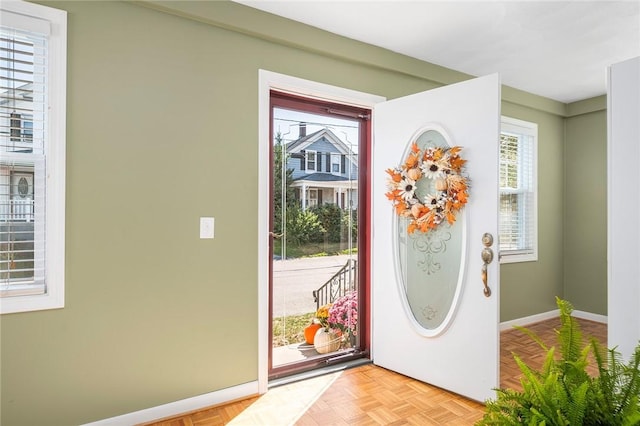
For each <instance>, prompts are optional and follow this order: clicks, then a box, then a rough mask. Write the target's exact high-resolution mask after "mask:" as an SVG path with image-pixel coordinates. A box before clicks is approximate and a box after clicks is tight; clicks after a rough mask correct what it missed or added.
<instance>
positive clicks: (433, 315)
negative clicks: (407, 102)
mask: <svg viewBox="0 0 640 426" xmlns="http://www.w3.org/2000/svg"><path fill="white" fill-rule="evenodd" d="M411 142H412V141H410V142H409V144H408V146H407V149H406V150H405V152H404V154H403V157H402V158H405V157H406V156H407V153H408V152H409V150H410V149H411ZM416 142H417V144H418V147H419V148H420V149H425V148H428V147H446V148H448V147H449V146H450V145H449V143H448V140H447V138H446V137H445V135H444V134H443V132H442V131H439V130H434V129H430V130H426V131H424V132H422V133H421V134H420V136H419V137H418V138H417V140H416ZM416 186H417V189H416V195H417V196H418V197H419V198H420V199H424V198H426V197H428V196H429V195H433V194H435V191H436V189H435V180H433V179H429V178H426V177H422V178H421V179H419V180H418V181H417V182H416ZM395 220H397V223H396V234H395V235H396V237H397V244H396V250H397V263H396V265H397V267H398V268H399V271H398V275H399V278H400V284H401V291H402V292H403V293H404V296H405V298H406V302H407V303H406V307H407V308H408V309H407V311H408V312H410V314H411V315H412V316H413V318H414V319H415V321H416V322H417V323H418V325H419V326H420V327H421V328H422V329H423V333H424V334H426V335H436V334H439V333H441V332H442V331H444V329H446V327H447V326H448V324H449V323H450V321H451V320H452V318H453V314H454V312H455V306H456V304H457V298H458V296H459V294H460V291H461V289H460V286H461V285H462V274H463V271H464V262H463V260H464V252H465V250H464V247H465V227H466V214H465V212H464V210H463V211H462V212H460V214H459V215H458V218H457V220H456V222H454V223H453V225H449V224H448V223H441V224H440V225H439V226H438V227H437V228H436V229H433V230H430V231H428V232H426V233H425V232H419V231H416V232H413V233H411V234H409V233H408V232H407V226H408V224H409V220H408V219H407V218H405V217H399V216H397V217H396V219H395Z"/></svg>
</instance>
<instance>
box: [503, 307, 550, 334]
mask: <svg viewBox="0 0 640 426" xmlns="http://www.w3.org/2000/svg"><path fill="white" fill-rule="evenodd" d="M559 316H560V310H559V309H554V310H553V311H549V312H543V313H541V314H535V315H530V316H528V317H522V318H517V319H514V320H511V321H505V322H501V323H500V331H505V330H510V329H512V328H513V326H515V325H517V326H520V327H526V326H528V325H530V324H534V323H536V322H540V321H545V320H548V319H551V318H557V317H559Z"/></svg>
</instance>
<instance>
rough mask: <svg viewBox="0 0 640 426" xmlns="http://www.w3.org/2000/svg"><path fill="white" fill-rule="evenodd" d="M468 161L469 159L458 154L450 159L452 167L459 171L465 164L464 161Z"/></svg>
mask: <svg viewBox="0 0 640 426" xmlns="http://www.w3.org/2000/svg"><path fill="white" fill-rule="evenodd" d="M466 162H467V160H463V159H462V158H460V157H458V156H457V155H456V156H454V157H451V159H450V160H449V164H451V168H452V169H453V170H455V171H457V172H459V171H460V169H462V166H464V163H466Z"/></svg>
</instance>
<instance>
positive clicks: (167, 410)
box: [84, 381, 258, 426]
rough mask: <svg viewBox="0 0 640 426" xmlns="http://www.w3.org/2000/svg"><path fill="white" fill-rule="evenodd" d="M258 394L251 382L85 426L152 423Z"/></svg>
mask: <svg viewBox="0 0 640 426" xmlns="http://www.w3.org/2000/svg"><path fill="white" fill-rule="evenodd" d="M257 394H258V382H257V381H255V382H249V383H244V384H242V385H238V386H233V387H230V388H226V389H221V390H219V391H215V392H210V393H206V394H204V395H198V396H194V397H192V398H187V399H183V400H180V401H175V402H170V403H168V404H164V405H159V406H157V407H152V408H146V409H144V410H140V411H134V412H133V413H128V414H123V415H121V416H117V417H111V418H109V419H104V420H98V421H96V422H92V423H87V424H85V425H84V426H130V425H135V424H139V423H145V422H151V421H153V420H159V419H164V418H167V417H172V416H177V415H179V414H182V413H188V412H190V411H195V410H200V409H202V408H205V407H210V406H212V405H218V404H224V403H225V402H230V401H234V400H238V399H241V398H245V397H250V396H253V395H257Z"/></svg>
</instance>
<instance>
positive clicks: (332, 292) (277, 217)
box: [270, 94, 366, 378]
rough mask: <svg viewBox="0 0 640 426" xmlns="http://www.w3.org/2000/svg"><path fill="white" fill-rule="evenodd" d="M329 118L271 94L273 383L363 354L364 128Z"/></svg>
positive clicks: (354, 119) (346, 118)
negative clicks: (361, 231)
mask: <svg viewBox="0 0 640 426" xmlns="http://www.w3.org/2000/svg"><path fill="white" fill-rule="evenodd" d="M339 107H340V106H336V108H339ZM329 109H330V108H328V107H327V106H326V105H322V106H320V107H319V106H318V105H316V104H314V102H313V101H310V100H304V99H300V98H290V97H288V96H287V95H280V94H272V109H271V113H272V122H271V129H272V132H271V133H272V138H271V140H272V148H273V149H272V154H271V159H272V164H271V170H272V176H271V182H272V187H271V195H272V200H271V215H272V217H271V236H272V238H271V293H270V294H271V305H270V307H271V310H270V312H271V327H270V329H271V331H270V334H271V336H270V338H271V354H270V355H271V356H270V377H271V378H277V377H280V376H283V375H288V374H291V373H293V372H298V371H300V370H302V369H310V368H315V367H317V366H319V365H326V361H327V359H329V360H330V362H332V361H333V360H346V359H351V358H353V357H354V356H359V355H360V353H361V343H362V342H361V341H360V340H361V339H360V335H361V333H360V331H361V325H360V323H359V321H358V318H359V314H360V315H361V314H362V312H359V311H361V310H362V304H361V303H360V301H359V295H360V285H361V281H360V276H359V275H360V274H359V272H358V271H359V270H360V266H359V262H360V260H359V255H358V253H359V248H360V245H361V240H362V239H361V237H362V236H360V235H359V232H358V231H359V220H358V219H359V216H360V215H361V214H362V213H361V212H362V209H361V203H362V199H363V198H362V197H361V195H362V194H361V192H360V191H362V188H361V186H360V182H359V173H360V161H361V158H360V157H359V151H360V142H361V139H362V138H361V136H362V135H361V126H362V123H363V122H364V120H363V119H362V118H359V117H358V116H357V115H358V114H357V113H353V112H347V114H348V115H344V113H342V114H336V113H331V112H329ZM365 124H366V122H365Z"/></svg>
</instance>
